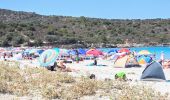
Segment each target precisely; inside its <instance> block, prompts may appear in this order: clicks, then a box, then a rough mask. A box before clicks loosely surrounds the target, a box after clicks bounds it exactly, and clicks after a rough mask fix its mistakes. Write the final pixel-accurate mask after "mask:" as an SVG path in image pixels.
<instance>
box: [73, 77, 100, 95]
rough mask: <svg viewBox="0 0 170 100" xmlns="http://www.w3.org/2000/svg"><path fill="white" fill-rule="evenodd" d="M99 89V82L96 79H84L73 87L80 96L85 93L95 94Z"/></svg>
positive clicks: (74, 91)
mask: <svg viewBox="0 0 170 100" xmlns="http://www.w3.org/2000/svg"><path fill="white" fill-rule="evenodd" d="M97 89H98V82H97V81H96V80H90V79H85V78H84V79H82V80H81V81H79V82H77V83H76V84H74V85H73V86H72V87H71V90H72V92H73V93H75V94H77V95H78V96H79V97H81V96H84V95H93V94H95V92H96V90H97Z"/></svg>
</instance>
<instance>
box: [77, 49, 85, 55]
mask: <svg viewBox="0 0 170 100" xmlns="http://www.w3.org/2000/svg"><path fill="white" fill-rule="evenodd" d="M78 52H79V54H80V55H86V50H84V49H81V48H80V49H78Z"/></svg>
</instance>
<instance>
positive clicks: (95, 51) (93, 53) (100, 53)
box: [86, 49, 103, 56]
mask: <svg viewBox="0 0 170 100" xmlns="http://www.w3.org/2000/svg"><path fill="white" fill-rule="evenodd" d="M86 55H93V56H100V55H103V53H102V52H101V51H100V50H97V49H90V50H88V51H87V52H86Z"/></svg>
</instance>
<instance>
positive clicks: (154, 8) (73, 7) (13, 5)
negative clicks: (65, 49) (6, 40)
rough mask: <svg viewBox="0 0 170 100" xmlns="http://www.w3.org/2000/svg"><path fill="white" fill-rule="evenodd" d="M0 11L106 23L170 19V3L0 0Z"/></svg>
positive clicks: (148, 0)
mask: <svg viewBox="0 0 170 100" xmlns="http://www.w3.org/2000/svg"><path fill="white" fill-rule="evenodd" d="M0 8H3V9H11V10H16V11H28V12H36V13H38V14H42V15H63V16H75V17H79V16H86V17H95V18H107V19H153V18H170V0H0Z"/></svg>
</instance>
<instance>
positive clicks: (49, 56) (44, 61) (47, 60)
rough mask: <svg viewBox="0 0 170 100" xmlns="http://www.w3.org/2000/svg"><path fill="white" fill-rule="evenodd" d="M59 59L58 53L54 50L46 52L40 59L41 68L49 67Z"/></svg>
mask: <svg viewBox="0 0 170 100" xmlns="http://www.w3.org/2000/svg"><path fill="white" fill-rule="evenodd" d="M57 57H58V53H57V52H56V51H55V50H53V49H48V50H45V51H44V52H43V53H42V54H41V55H40V58H39V63H40V65H41V66H44V67H46V66H49V65H50V64H52V63H54V62H55V61H56V59H57Z"/></svg>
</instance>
